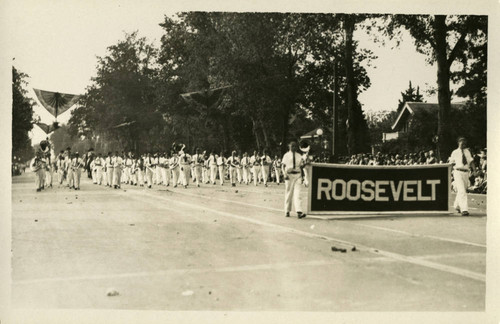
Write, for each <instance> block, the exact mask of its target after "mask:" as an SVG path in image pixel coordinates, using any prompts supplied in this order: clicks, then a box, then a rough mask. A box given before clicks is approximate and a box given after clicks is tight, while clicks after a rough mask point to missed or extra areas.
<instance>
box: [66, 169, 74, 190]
mask: <svg viewBox="0 0 500 324" xmlns="http://www.w3.org/2000/svg"><path fill="white" fill-rule="evenodd" d="M66 178H67V179H68V186H69V187H70V188H71V187H74V185H75V179H74V178H73V169H71V167H69V168H68V172H67V173H66Z"/></svg>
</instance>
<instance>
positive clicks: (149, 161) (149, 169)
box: [144, 153, 156, 188]
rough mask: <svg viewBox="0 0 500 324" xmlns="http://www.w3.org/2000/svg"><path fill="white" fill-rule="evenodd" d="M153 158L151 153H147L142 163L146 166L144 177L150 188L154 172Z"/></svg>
mask: <svg viewBox="0 0 500 324" xmlns="http://www.w3.org/2000/svg"><path fill="white" fill-rule="evenodd" d="M155 163H156V162H155V159H154V158H153V157H152V156H151V153H148V154H147V157H146V160H145V161H144V165H145V167H146V179H147V183H148V188H151V186H152V185H153V174H154V173H155V168H156V164H155Z"/></svg>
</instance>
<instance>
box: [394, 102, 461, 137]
mask: <svg viewBox="0 0 500 324" xmlns="http://www.w3.org/2000/svg"><path fill="white" fill-rule="evenodd" d="M463 106H465V102H456V103H452V104H451V109H458V108H461V107H463ZM420 110H423V111H427V112H436V114H437V113H438V111H439V104H437V103H426V102H412V101H410V102H407V103H405V105H404V107H403V109H401V111H400V112H399V115H398V118H396V121H395V122H394V124H393V125H392V127H391V128H392V130H395V129H396V128H397V126H398V124H399V122H400V121H401V120H402V117H403V115H404V114H405V113H406V114H410V115H414V114H415V112H417V111H420Z"/></svg>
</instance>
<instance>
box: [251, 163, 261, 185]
mask: <svg viewBox="0 0 500 324" xmlns="http://www.w3.org/2000/svg"><path fill="white" fill-rule="evenodd" d="M252 173H253V183H254V185H257V181H258V182H260V179H259V178H260V165H254V166H253V167H252Z"/></svg>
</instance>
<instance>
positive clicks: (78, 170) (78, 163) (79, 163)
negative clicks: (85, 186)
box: [71, 152, 85, 190]
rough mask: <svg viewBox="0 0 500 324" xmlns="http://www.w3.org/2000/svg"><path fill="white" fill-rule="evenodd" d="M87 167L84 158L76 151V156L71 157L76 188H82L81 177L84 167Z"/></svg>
mask: <svg viewBox="0 0 500 324" xmlns="http://www.w3.org/2000/svg"><path fill="white" fill-rule="evenodd" d="M84 167H85V163H84V161H83V159H82V158H81V157H80V155H79V154H78V152H76V153H75V157H74V158H73V159H71V168H72V169H73V177H74V180H73V183H74V184H75V190H80V178H81V176H82V168H84Z"/></svg>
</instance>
